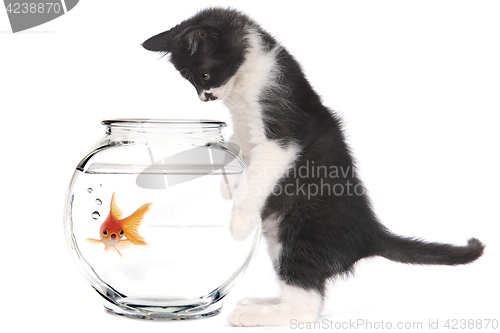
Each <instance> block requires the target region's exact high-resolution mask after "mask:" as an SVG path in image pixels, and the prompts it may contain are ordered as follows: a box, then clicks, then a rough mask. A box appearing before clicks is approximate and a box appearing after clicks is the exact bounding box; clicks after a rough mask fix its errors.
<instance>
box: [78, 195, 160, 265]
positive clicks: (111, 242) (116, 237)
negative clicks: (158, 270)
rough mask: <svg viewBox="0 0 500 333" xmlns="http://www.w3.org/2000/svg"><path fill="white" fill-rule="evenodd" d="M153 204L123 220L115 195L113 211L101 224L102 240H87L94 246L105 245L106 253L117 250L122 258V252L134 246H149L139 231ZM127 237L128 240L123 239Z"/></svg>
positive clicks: (100, 234)
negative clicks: (145, 215)
mask: <svg viewBox="0 0 500 333" xmlns="http://www.w3.org/2000/svg"><path fill="white" fill-rule="evenodd" d="M151 205H152V203H147V204H144V205H142V206H141V207H139V208H138V209H137V210H136V211H135V212H134V213H133V214H132V215H130V216H129V217H126V218H123V217H122V211H121V210H120V208H119V207H118V205H117V204H116V201H115V193H114V192H113V195H112V196H111V209H110V212H109V214H108V217H106V220H104V222H103V223H102V224H101V229H100V230H99V236H100V237H101V239H100V240H99V239H93V238H87V241H88V242H90V243H92V244H101V243H104V249H105V250H106V251H110V250H113V249H114V250H115V251H116V252H118V254H119V255H120V257H121V256H122V254H121V252H120V251H121V250H124V249H126V248H129V247H130V246H132V245H148V244H147V243H146V242H145V241H144V238H143V237H142V236H141V235H140V234H139V232H138V231H137V229H139V225H140V224H141V222H142V218H143V217H144V214H146V212H147V211H148V210H149V207H150V206H151ZM122 237H126V239H122Z"/></svg>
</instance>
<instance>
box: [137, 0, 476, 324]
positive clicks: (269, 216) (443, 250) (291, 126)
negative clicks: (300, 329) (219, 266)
mask: <svg viewBox="0 0 500 333" xmlns="http://www.w3.org/2000/svg"><path fill="white" fill-rule="evenodd" d="M143 46H144V47H145V48H146V49H148V50H151V51H157V52H165V53H169V54H170V55H171V58H170V61H171V62H172V63H173V65H174V66H175V68H176V69H177V70H178V71H179V72H180V73H181V75H182V76H183V77H184V78H185V79H187V80H189V82H191V83H192V84H193V85H194V87H195V88H196V91H197V94H198V96H199V98H200V99H201V100H202V101H213V100H222V101H224V103H225V105H226V106H227V107H228V108H229V110H230V112H231V117H232V121H233V126H234V135H233V137H232V138H231V140H230V141H231V142H233V143H235V144H237V145H238V146H239V147H240V148H241V150H242V153H243V158H244V160H245V161H246V163H247V165H248V167H247V170H246V182H247V186H246V187H245V190H244V191H243V190H240V191H239V187H236V190H235V192H234V206H233V211H232V217H231V221H230V230H231V233H232V235H233V236H234V238H236V239H244V238H245V237H247V236H248V235H249V234H250V233H251V231H252V230H253V229H254V228H255V227H256V226H257V225H259V224H262V227H263V230H264V236H265V238H266V240H267V244H268V250H269V254H270V256H271V259H272V261H273V264H274V267H275V269H276V273H277V274H278V277H279V280H280V283H281V286H282V292H281V297H279V298H278V299H254V298H249V299H245V300H243V301H241V302H239V303H238V306H237V307H236V309H235V310H234V311H233V312H232V313H231V314H230V315H229V321H230V323H231V324H233V325H236V326H259V325H289V324H290V320H292V319H295V320H298V321H312V320H314V319H315V318H316V317H317V315H318V314H319V312H320V310H321V308H322V303H323V298H324V296H325V283H326V281H327V280H328V279H331V278H335V277H338V276H340V275H343V274H346V273H349V272H351V271H352V269H353V265H354V264H355V263H356V262H357V261H358V260H360V259H362V258H365V257H371V256H383V257H385V258H387V259H390V260H393V261H398V262H402V263H411V264H425V265H459V264H466V263H469V262H472V261H474V260H476V259H477V258H478V257H480V256H481V254H482V253H483V248H484V245H483V244H482V243H481V242H480V241H479V240H477V239H475V238H471V239H469V241H468V244H467V246H454V245H449V244H439V243H429V242H424V241H421V240H418V239H413V238H405V237H400V236H397V235H394V234H392V233H391V232H390V231H389V230H387V229H386V228H385V227H384V226H383V225H382V224H381V223H380V222H379V221H378V219H377V217H376V216H375V214H374V212H373V210H372V208H371V206H370V202H369V199H368V197H367V195H366V193H365V191H364V188H363V185H362V183H361V181H360V180H359V179H358V178H357V176H356V170H355V166H354V163H353V158H352V156H351V153H350V150H349V147H348V146H347V145H346V142H345V140H344V136H343V133H342V128H341V122H340V119H339V117H338V116H337V115H336V114H335V113H333V112H332V111H331V110H329V109H328V108H326V107H325V106H324V105H323V104H322V103H321V100H320V98H319V96H318V95H317V94H316V93H315V91H314V90H313V89H312V87H311V85H310V84H309V82H308V81H307V79H306V78H305V76H304V74H303V72H302V70H301V67H300V65H299V64H298V63H297V61H296V60H295V59H294V58H293V57H292V56H291V55H290V54H289V53H288V52H287V50H286V49H285V48H284V47H283V46H282V45H280V44H279V43H278V42H277V41H276V40H275V39H274V38H273V37H272V36H271V35H270V34H269V33H267V32H265V31H264V30H263V29H262V28H261V27H260V26H259V25H257V24H256V23H255V22H254V21H252V20H251V19H250V18H248V17H247V16H245V15H243V14H242V13H240V12H238V11H236V10H232V9H222V8H210V9H206V10H203V11H201V12H199V13H198V14H197V15H195V16H194V17H192V18H190V19H188V20H186V21H184V22H182V23H181V24H179V25H177V26H175V27H174V28H172V29H170V30H168V31H166V32H163V33H160V34H158V35H156V36H154V37H151V38H150V39H148V40H147V41H146V42H144V44H143Z"/></svg>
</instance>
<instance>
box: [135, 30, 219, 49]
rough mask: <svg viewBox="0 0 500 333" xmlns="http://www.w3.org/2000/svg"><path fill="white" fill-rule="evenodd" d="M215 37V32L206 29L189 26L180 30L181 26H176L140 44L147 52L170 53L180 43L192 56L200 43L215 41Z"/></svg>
mask: <svg viewBox="0 0 500 333" xmlns="http://www.w3.org/2000/svg"><path fill="white" fill-rule="evenodd" d="M217 36H218V34H217V32H215V31H213V30H211V29H208V28H200V27H196V26H191V27H188V28H185V29H181V26H176V27H174V28H172V29H170V30H168V31H165V32H162V33H160V34H158V35H156V36H153V37H151V38H150V39H148V40H147V41H145V42H144V43H142V46H144V48H145V49H147V50H149V51H156V52H167V53H168V52H172V51H173V48H174V47H175V46H176V45H177V43H179V42H181V43H182V44H184V47H185V48H187V50H188V51H189V54H190V55H193V54H195V53H196V52H197V51H198V49H199V48H200V46H201V44H202V43H204V42H207V41H208V40H209V39H211V40H216V39H217ZM182 44H181V45H182Z"/></svg>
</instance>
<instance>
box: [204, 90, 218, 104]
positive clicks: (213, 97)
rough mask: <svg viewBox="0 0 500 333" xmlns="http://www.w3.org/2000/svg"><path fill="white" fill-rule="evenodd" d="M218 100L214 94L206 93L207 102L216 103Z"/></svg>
mask: <svg viewBox="0 0 500 333" xmlns="http://www.w3.org/2000/svg"><path fill="white" fill-rule="evenodd" d="M216 99H217V96H214V94H212V93H208V92H206V93H205V102H208V101H209V100H210V101H215V100H216Z"/></svg>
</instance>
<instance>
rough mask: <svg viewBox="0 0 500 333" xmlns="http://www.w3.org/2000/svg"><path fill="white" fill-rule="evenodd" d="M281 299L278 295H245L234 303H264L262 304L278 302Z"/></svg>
mask: <svg viewBox="0 0 500 333" xmlns="http://www.w3.org/2000/svg"><path fill="white" fill-rule="evenodd" d="M280 302H281V299H280V298H278V297H269V298H256V297H245V298H243V299H241V300H239V301H238V302H237V303H236V305H237V306H245V305H256V304H257V305H258V304H260V305H264V304H268V305H269V304H279V303H280Z"/></svg>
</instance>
